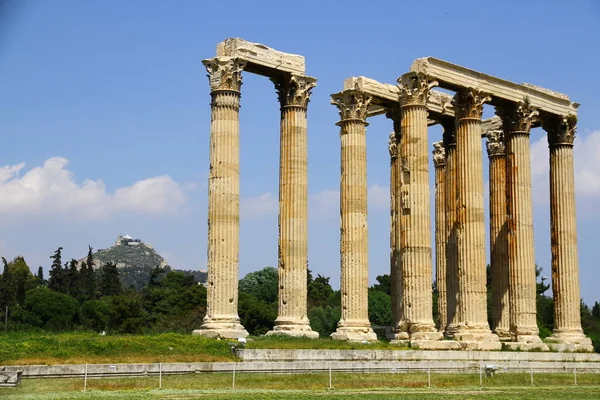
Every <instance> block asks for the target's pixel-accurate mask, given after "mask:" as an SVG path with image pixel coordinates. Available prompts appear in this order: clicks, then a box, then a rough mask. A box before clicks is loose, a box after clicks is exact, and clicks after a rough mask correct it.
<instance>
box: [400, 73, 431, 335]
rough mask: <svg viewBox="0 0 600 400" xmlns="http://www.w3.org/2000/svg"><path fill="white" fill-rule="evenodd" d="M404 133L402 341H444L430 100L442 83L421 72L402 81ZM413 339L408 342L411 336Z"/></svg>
mask: <svg viewBox="0 0 600 400" xmlns="http://www.w3.org/2000/svg"><path fill="white" fill-rule="evenodd" d="M398 82H399V85H398V87H399V89H400V107H401V114H402V119H401V131H402V139H401V142H400V151H399V162H400V168H401V169H400V171H398V173H399V178H400V181H401V186H400V190H399V194H398V195H399V196H400V199H399V207H400V208H399V209H398V210H397V212H398V214H399V221H400V225H401V226H400V232H401V236H400V264H401V271H402V283H403V285H402V306H403V318H402V321H401V322H400V326H399V328H400V331H401V332H400V333H398V334H397V335H396V339H407V338H408V337H409V338H410V339H411V340H439V339H441V338H442V334H441V333H439V332H437V330H436V328H435V324H434V322H433V317H432V298H431V292H432V288H431V283H432V276H433V270H432V269H433V268H432V254H431V220H430V217H431V215H430V207H429V202H430V197H429V149H428V147H429V146H428V141H427V116H428V114H427V98H428V96H429V90H430V89H431V87H433V86H435V85H437V82H432V81H430V80H429V79H428V78H427V77H426V76H424V75H422V74H416V73H408V74H405V75H403V76H402V77H401V78H400V79H399V80H398ZM407 336H408V337H407Z"/></svg>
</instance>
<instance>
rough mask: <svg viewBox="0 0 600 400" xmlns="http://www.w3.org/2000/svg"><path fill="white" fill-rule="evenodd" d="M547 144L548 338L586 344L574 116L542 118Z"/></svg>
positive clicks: (589, 345) (588, 346)
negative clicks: (551, 301) (550, 316)
mask: <svg viewBox="0 0 600 400" xmlns="http://www.w3.org/2000/svg"><path fill="white" fill-rule="evenodd" d="M542 124H543V127H544V129H545V130H546V131H547V132H548V143H549V145H550V234H551V246H552V292H553V294H554V331H553V332H552V336H551V337H550V339H559V340H563V341H567V342H570V343H574V344H581V345H587V348H586V350H588V351H591V350H592V349H593V347H592V346H591V341H590V339H588V338H586V337H585V336H584V334H583V330H582V329H581V317H580V293H579V256H578V251H577V222H576V221H577V220H576V212H575V174H574V170H573V141H574V139H575V124H576V118H575V117H560V116H547V117H545V118H544V119H543V120H542Z"/></svg>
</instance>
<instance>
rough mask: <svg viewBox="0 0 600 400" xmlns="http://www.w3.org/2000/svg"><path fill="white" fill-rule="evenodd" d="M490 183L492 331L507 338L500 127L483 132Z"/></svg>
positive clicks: (503, 164)
mask: <svg viewBox="0 0 600 400" xmlns="http://www.w3.org/2000/svg"><path fill="white" fill-rule="evenodd" d="M487 152H488V157H489V187H490V269H491V271H490V272H491V281H492V282H491V283H492V331H493V332H494V333H496V334H497V335H498V336H499V337H500V338H504V339H509V338H510V304H509V279H508V277H509V275H508V236H507V235H508V226H507V216H506V152H505V147H504V134H503V132H502V131H490V132H488V133H487Z"/></svg>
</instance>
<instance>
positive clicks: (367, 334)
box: [331, 324, 377, 342]
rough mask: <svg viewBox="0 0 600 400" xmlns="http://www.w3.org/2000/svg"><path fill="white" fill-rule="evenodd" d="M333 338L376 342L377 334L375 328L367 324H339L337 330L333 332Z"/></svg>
mask: <svg viewBox="0 0 600 400" xmlns="http://www.w3.org/2000/svg"><path fill="white" fill-rule="evenodd" d="M331 338H332V339H333V340H346V341H349V342H364V341H367V342H374V341H377V334H376V333H375V332H374V331H373V329H372V328H371V327H370V326H368V325H366V324H365V326H343V325H342V326H338V327H337V329H336V330H335V332H333V333H332V334H331Z"/></svg>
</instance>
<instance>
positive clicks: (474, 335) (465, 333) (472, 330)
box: [452, 325, 502, 351]
mask: <svg viewBox="0 0 600 400" xmlns="http://www.w3.org/2000/svg"><path fill="white" fill-rule="evenodd" d="M452 338H453V339H454V340H455V341H457V342H459V343H460V346H461V349H463V350H482V351H495V350H501V349H502V343H500V338H499V337H498V335H496V334H494V333H492V331H491V330H490V329H489V328H488V327H485V326H481V327H470V326H466V325H457V326H456V331H455V332H454V334H453V335H452Z"/></svg>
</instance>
